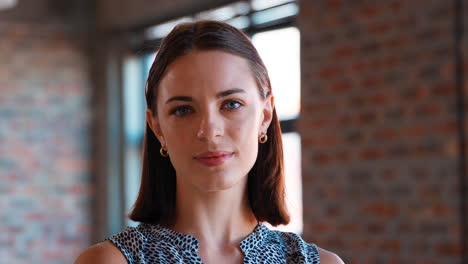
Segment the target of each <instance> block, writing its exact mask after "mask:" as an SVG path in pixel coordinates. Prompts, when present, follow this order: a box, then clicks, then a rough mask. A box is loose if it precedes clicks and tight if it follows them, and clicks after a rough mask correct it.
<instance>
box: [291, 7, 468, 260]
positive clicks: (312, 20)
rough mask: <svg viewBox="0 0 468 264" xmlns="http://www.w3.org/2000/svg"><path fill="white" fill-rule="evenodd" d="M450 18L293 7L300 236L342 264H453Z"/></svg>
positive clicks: (456, 193) (424, 10) (405, 10)
mask: <svg viewBox="0 0 468 264" xmlns="http://www.w3.org/2000/svg"><path fill="white" fill-rule="evenodd" d="M466 5H467V4H466V2H465V6H466ZM465 14H466V15H465V32H466V31H467V30H466V27H467V24H468V23H467V21H466V20H467V19H466V17H468V12H466V9H465ZM453 16H454V12H453V1H425V0H417V1H403V0H400V1H398V0H396V1H395V0H392V1H370V0H369V1H300V15H299V25H300V29H301V46H302V50H301V53H302V55H301V56H302V114H301V119H300V125H299V127H300V132H301V134H302V144H303V162H302V163H303V183H304V187H303V188H304V223H305V226H304V236H305V238H306V239H307V240H309V241H314V242H316V243H317V244H318V245H319V246H321V247H323V248H325V249H329V250H332V251H335V252H337V253H338V254H339V255H340V256H341V257H342V258H343V260H344V261H345V262H346V263H348V264H352V263H460V259H461V257H460V256H461V247H460V239H461V236H460V229H461V224H460V209H459V204H460V189H459V175H458V171H457V170H458V157H459V156H458V155H459V151H458V142H459V141H458V134H457V115H456V107H455V106H456V92H455V91H456V90H455V81H454V73H453V72H454V70H453V69H454V59H453V52H454V49H453V47H454V36H453ZM465 39H466V38H465ZM465 43H466V41H465ZM465 46H466V45H465ZM465 51H466V47H465ZM466 60H467V59H466V57H465V62H466ZM467 65H468V64H465V70H466V68H468V67H467ZM467 72H468V71H467ZM465 88H466V90H467V92H468V86H465ZM466 102H468V100H466Z"/></svg>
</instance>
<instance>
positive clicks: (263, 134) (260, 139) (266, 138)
mask: <svg viewBox="0 0 468 264" xmlns="http://www.w3.org/2000/svg"><path fill="white" fill-rule="evenodd" d="M267 141H268V136H267V134H265V133H262V135H261V136H260V137H259V138H258V142H260V143H261V144H263V143H265V142H267Z"/></svg>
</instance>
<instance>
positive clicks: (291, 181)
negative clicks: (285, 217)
mask: <svg viewBox="0 0 468 264" xmlns="http://www.w3.org/2000/svg"><path fill="white" fill-rule="evenodd" d="M283 150H284V174H285V178H286V205H287V207H288V210H289V214H290V216H291V222H289V224H288V225H283V226H277V227H271V226H270V227H271V228H273V229H276V230H281V231H288V232H295V233H299V234H301V233H302V229H303V225H304V223H303V219H302V172H301V137H300V136H299V134H298V133H296V132H292V133H284V134H283Z"/></svg>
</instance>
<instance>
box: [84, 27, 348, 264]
mask: <svg viewBox="0 0 468 264" xmlns="http://www.w3.org/2000/svg"><path fill="white" fill-rule="evenodd" d="M146 102H147V111H146V121H147V128H146V135H145V142H144V149H143V175H142V182H141V187H140V192H139V196H138V199H137V201H136V203H135V205H134V208H133V211H132V212H131V214H130V218H131V219H132V220H134V221H139V222H141V224H140V225H139V226H138V227H136V228H127V229H126V230H125V231H123V232H121V233H119V234H116V235H114V236H112V237H110V238H108V239H107V241H105V242H102V243H100V244H98V245H95V246H93V247H91V248H89V249H87V250H86V251H85V252H83V253H82V254H81V255H80V257H79V258H78V259H77V261H76V263H77V264H81V263H202V262H203V263H325V264H327V263H343V262H342V261H341V259H340V258H339V257H338V256H336V255H335V254H333V253H331V252H328V251H326V250H323V249H321V248H318V247H317V246H316V245H314V244H308V243H306V242H304V241H303V240H302V238H301V237H299V236H298V235H296V234H293V233H286V232H280V231H272V230H269V229H268V228H267V227H266V226H265V225H263V224H262V223H261V222H269V223H270V224H272V225H275V226H276V225H279V224H286V223H288V222H289V215H288V213H287V210H286V208H285V204H284V176H283V151H282V143H281V131H280V127H279V122H278V118H277V115H276V112H275V108H274V100H273V95H272V91H271V85H270V81H269V77H268V73H267V70H266V68H265V66H264V64H263V62H262V60H261V59H260V57H259V55H258V53H257V51H256V49H255V48H254V47H253V45H252V43H251V42H250V40H249V39H248V38H247V37H246V36H245V35H244V34H243V33H242V32H241V31H239V30H238V29H236V28H234V27H232V26H230V25H228V24H225V23H221V22H216V21H199V22H196V23H186V24H181V25H179V26H177V27H175V28H174V30H172V32H171V33H170V34H169V35H168V36H167V37H166V38H165V39H164V40H163V41H162V44H161V47H160V49H159V50H158V54H157V56H156V58H155V61H154V63H153V65H152V67H151V70H150V73H149V77H148V80H147V86H146Z"/></svg>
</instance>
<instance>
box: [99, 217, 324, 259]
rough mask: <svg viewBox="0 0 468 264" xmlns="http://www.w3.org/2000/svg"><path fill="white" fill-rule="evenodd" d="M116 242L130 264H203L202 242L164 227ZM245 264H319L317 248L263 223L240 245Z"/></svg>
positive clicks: (147, 227)
mask: <svg viewBox="0 0 468 264" xmlns="http://www.w3.org/2000/svg"><path fill="white" fill-rule="evenodd" d="M106 241H112V242H113V243H114V244H115V245H116V246H117V247H118V248H119V249H120V251H122V253H123V254H124V255H125V257H126V258H127V260H128V262H129V263H130V264H150V263H168V264H169V263H171V264H172V263H197V264H198V263H203V262H202V260H201V259H200V257H199V256H198V254H197V252H198V240H197V239H196V238H195V237H193V236H191V235H187V234H182V233H178V232H176V231H173V230H171V229H168V228H165V227H162V226H160V225H152V224H140V225H138V226H137V227H128V228H127V229H125V230H124V231H123V232H120V233H118V234H116V235H113V236H111V237H110V238H108V239H106ZM240 248H241V250H242V252H243V253H244V256H245V257H244V263H245V264H249V263H275V264H276V263H311V264H319V263H320V258H319V252H318V248H317V246H316V245H315V244H312V243H306V242H305V241H304V240H303V239H302V238H301V237H300V236H299V235H297V234H294V233H289V232H281V231H275V230H270V229H269V228H268V227H266V226H265V225H264V224H262V223H259V224H258V225H257V226H256V227H255V229H254V231H253V232H252V233H251V234H250V235H249V236H248V237H247V238H245V239H244V240H243V241H242V242H241V243H240Z"/></svg>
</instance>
